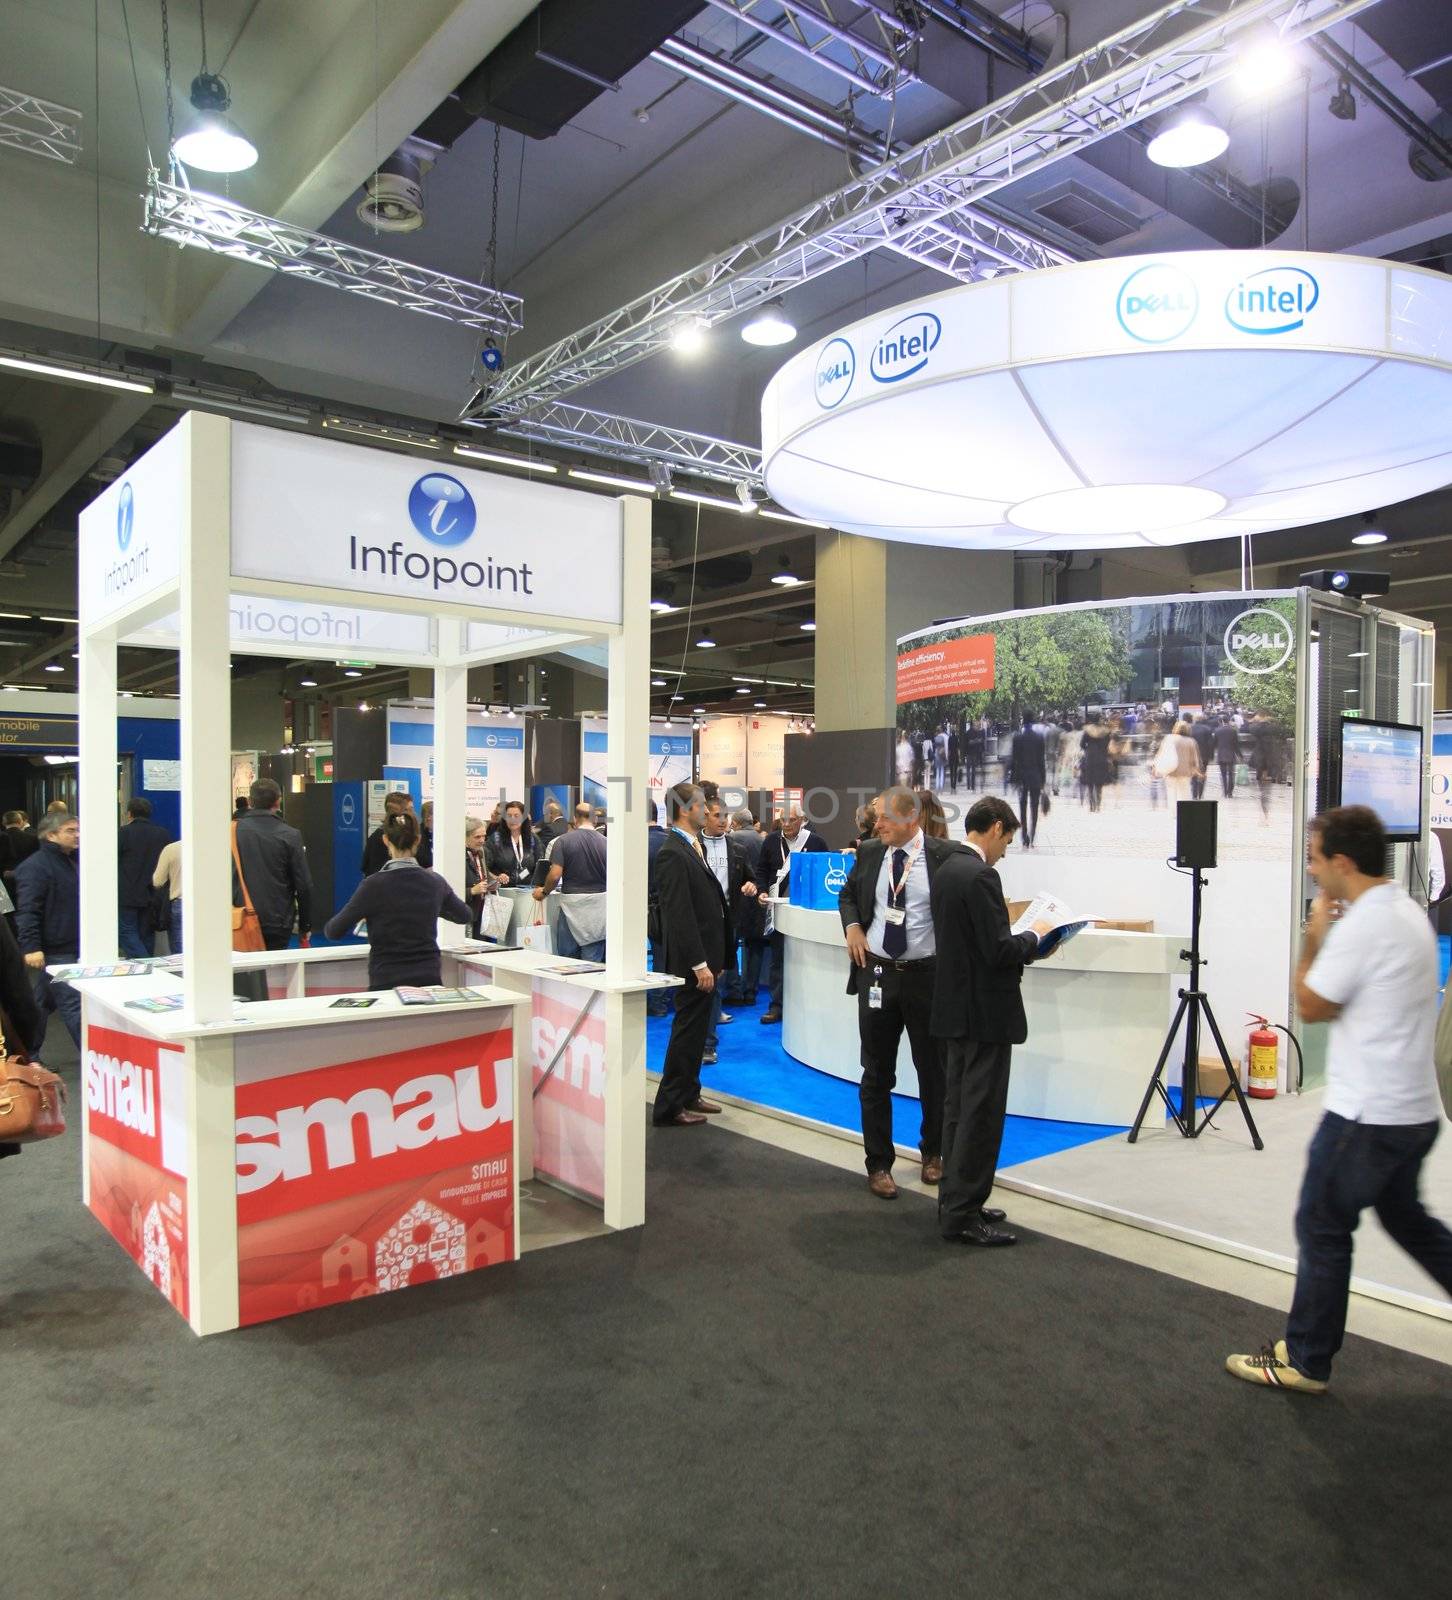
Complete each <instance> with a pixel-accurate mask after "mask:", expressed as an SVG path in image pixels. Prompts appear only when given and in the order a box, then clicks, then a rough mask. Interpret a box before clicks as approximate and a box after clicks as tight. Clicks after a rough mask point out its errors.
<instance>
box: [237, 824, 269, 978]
mask: <svg viewBox="0 0 1452 1600" xmlns="http://www.w3.org/2000/svg"><path fill="white" fill-rule="evenodd" d="M232 865H233V866H234V867H235V868H236V869H237V882H238V883H239V884H240V885H241V888H242V904H241V905H240V906H233V907H232V948H233V949H234V950H265V949H266V948H267V940H266V939H264V938H263V937H262V924H261V923H260V922H259V921H258V920H257V912H256V910H255V909H254V908H253V905H252V896H251V895H250V894H248V892H247V880H246V878H244V877H243V876H242V857H241V856H240V855H239V854H238V851H237V824H236V823H235V822H234V823H233V824H232Z"/></svg>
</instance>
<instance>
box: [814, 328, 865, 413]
mask: <svg viewBox="0 0 1452 1600" xmlns="http://www.w3.org/2000/svg"><path fill="white" fill-rule="evenodd" d="M856 375H857V355H856V353H855V351H854V350H853V349H852V346H851V345H850V344H848V343H847V341H846V340H845V339H828V341H827V342H826V344H824V345H823V346H822V353H821V354H820V355H819V356H818V357H817V375H816V381H815V385H814V388H815V391H816V396H817V404H818V405H819V406H821V408H822V409H823V411H830V410H832V408H833V407H834V406H840V405H841V404H842V402H843V401H844V400H845V399H846V398H847V391H848V390H849V389H850V388H851V387H852V380H853V378H854V377H855V376H856Z"/></svg>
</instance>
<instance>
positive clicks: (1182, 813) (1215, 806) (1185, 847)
mask: <svg viewBox="0 0 1452 1600" xmlns="http://www.w3.org/2000/svg"><path fill="white" fill-rule="evenodd" d="M1219 816H1220V802H1219V801H1218V800H1181V801H1180V803H1179V804H1178V805H1177V806H1176V807H1175V865H1176V866H1177V867H1213V866H1214V865H1215V864H1216V863H1215V848H1216V833H1217V829H1218V819H1219Z"/></svg>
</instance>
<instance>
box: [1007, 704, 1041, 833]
mask: <svg viewBox="0 0 1452 1600" xmlns="http://www.w3.org/2000/svg"><path fill="white" fill-rule="evenodd" d="M1008 781H1009V783H1010V784H1011V785H1012V786H1013V787H1014V788H1015V789H1017V790H1018V814H1019V815H1020V816H1021V817H1022V818H1023V819H1024V829H1023V846H1024V849H1025V850H1032V849H1033V847H1034V834H1036V833H1037V832H1038V828H1039V800H1040V797H1041V796H1042V795H1043V792H1044V789H1045V788H1046V787H1047V785H1048V776H1047V768H1046V766H1045V764H1044V736H1043V734H1041V733H1040V732H1039V730H1038V729H1037V728H1036V727H1035V726H1034V719H1033V718H1032V717H1031V716H1025V717H1024V719H1023V727H1021V728H1020V729H1019V730H1018V732H1017V733H1016V734H1014V736H1013V749H1012V751H1011V753H1010V755H1009V758H1008Z"/></svg>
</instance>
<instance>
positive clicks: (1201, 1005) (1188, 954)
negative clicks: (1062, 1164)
mask: <svg viewBox="0 0 1452 1600" xmlns="http://www.w3.org/2000/svg"><path fill="white" fill-rule="evenodd" d="M1207 881H1208V880H1207V879H1206V878H1205V877H1204V876H1203V875H1202V873H1201V871H1200V869H1199V868H1198V867H1192V868H1191V869H1190V882H1191V884H1192V886H1193V887H1192V889H1191V896H1190V948H1189V949H1188V950H1182V951H1181V952H1180V959H1181V960H1182V961H1188V962H1189V963H1190V986H1189V988H1188V989H1181V990H1180V1004H1179V1007H1178V1009H1177V1010H1176V1011H1175V1020H1174V1021H1173V1022H1172V1023H1171V1024H1170V1031H1169V1032H1168V1033H1167V1034H1166V1035H1165V1042H1164V1046H1163V1048H1162V1049H1161V1050H1160V1058H1159V1060H1158V1061H1156V1062H1155V1070H1154V1074H1153V1075H1152V1077H1151V1078H1150V1081H1149V1087H1148V1088H1147V1089H1146V1090H1145V1092H1144V1099H1143V1100H1142V1101H1141V1102H1140V1108H1139V1114H1138V1116H1136V1117H1135V1119H1134V1126H1133V1127H1132V1128H1131V1129H1130V1130H1129V1142H1130V1143H1131V1144H1133V1143H1134V1142H1135V1140H1136V1139H1137V1138H1139V1130H1140V1128H1141V1127H1142V1126H1143V1124H1144V1119H1145V1114H1146V1113H1147V1112H1148V1111H1149V1108H1150V1101H1151V1100H1153V1099H1154V1097H1155V1094H1156V1093H1158V1094H1159V1097H1160V1099H1161V1100H1163V1101H1164V1103H1165V1110H1166V1111H1168V1112H1169V1114H1170V1117H1171V1119H1172V1120H1173V1122H1174V1124H1175V1126H1176V1127H1177V1128H1178V1129H1179V1130H1180V1134H1181V1136H1182V1137H1183V1138H1186V1139H1197V1138H1199V1136H1200V1135H1201V1134H1202V1133H1203V1132H1204V1131H1205V1129H1206V1128H1207V1127H1209V1125H1210V1119H1211V1118H1212V1117H1213V1116H1214V1115H1215V1113H1216V1112H1217V1111H1218V1110H1219V1109H1220V1108H1221V1106H1223V1105H1224V1104H1225V1102H1226V1101H1227V1100H1228V1099H1229V1098H1230V1096H1231V1095H1232V1094H1233V1095H1234V1096H1235V1099H1236V1103H1237V1104H1238V1105H1239V1106H1240V1114H1241V1115H1242V1116H1243V1117H1244V1118H1245V1125H1246V1127H1247V1128H1249V1129H1250V1142H1251V1143H1252V1144H1253V1145H1254V1146H1255V1148H1256V1149H1257V1150H1264V1149H1265V1144H1264V1142H1263V1141H1262V1139H1261V1136H1260V1134H1259V1132H1258V1131H1257V1129H1256V1126H1255V1122H1254V1120H1253V1119H1252V1118H1251V1115H1250V1105H1249V1102H1248V1101H1247V1100H1246V1098H1245V1093H1244V1091H1243V1090H1242V1089H1241V1087H1240V1078H1239V1076H1238V1075H1237V1073H1236V1070H1235V1067H1234V1066H1233V1064H1232V1063H1231V1060H1230V1052H1229V1051H1228V1050H1227V1049H1226V1048H1225V1040H1224V1039H1222V1038H1221V1037H1220V1028H1219V1025H1218V1024H1217V1023H1216V1021H1215V1013H1214V1012H1213V1011H1212V1010H1211V1009H1210V996H1209V995H1207V994H1206V993H1205V991H1204V990H1203V989H1202V988H1201V987H1200V968H1201V966H1202V965H1203V964H1204V963H1203V961H1202V958H1201V955H1200V891H1201V890H1202V889H1203V888H1204V886H1205V884H1206V882H1207ZM1202 1017H1203V1018H1204V1020H1205V1021H1206V1022H1207V1023H1209V1025H1210V1032H1211V1034H1212V1035H1213V1036H1214V1039H1215V1044H1216V1047H1217V1048H1218V1049H1219V1051H1220V1059H1221V1061H1223V1062H1224V1063H1225V1078H1226V1086H1225V1091H1224V1093H1223V1094H1222V1095H1221V1096H1220V1098H1219V1099H1218V1100H1217V1101H1216V1102H1215V1104H1214V1105H1213V1106H1211V1107H1210V1109H1209V1110H1208V1111H1207V1112H1206V1113H1205V1114H1204V1115H1203V1116H1200V1115H1199V1098H1200V1094H1199V1089H1200V1082H1199V1078H1200V1022H1201V1018H1202ZM1182 1021H1183V1022H1184V1024H1185V1061H1184V1066H1183V1067H1182V1068H1181V1073H1180V1109H1179V1110H1178V1111H1176V1110H1175V1107H1174V1104H1173V1102H1172V1101H1171V1100H1170V1094H1169V1090H1168V1089H1166V1088H1165V1086H1164V1084H1163V1083H1162V1082H1161V1081H1160V1079H1161V1076H1162V1074H1163V1073H1164V1070H1165V1063H1166V1062H1167V1061H1168V1060H1169V1059H1170V1051H1171V1050H1172V1049H1173V1048H1174V1043H1175V1035H1176V1034H1177V1033H1178V1032H1179V1031H1180V1023H1181V1022H1182Z"/></svg>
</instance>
